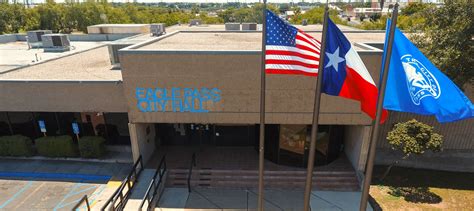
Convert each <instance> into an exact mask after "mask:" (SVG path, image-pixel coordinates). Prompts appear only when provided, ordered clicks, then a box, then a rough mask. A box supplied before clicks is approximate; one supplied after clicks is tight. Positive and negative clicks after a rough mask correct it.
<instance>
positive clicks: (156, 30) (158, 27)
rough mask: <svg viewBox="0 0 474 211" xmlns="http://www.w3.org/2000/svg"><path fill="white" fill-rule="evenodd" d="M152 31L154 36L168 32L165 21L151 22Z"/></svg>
mask: <svg viewBox="0 0 474 211" xmlns="http://www.w3.org/2000/svg"><path fill="white" fill-rule="evenodd" d="M150 32H151V35H152V36H160V35H163V34H164V33H166V30H165V24H164V23H154V24H150Z"/></svg>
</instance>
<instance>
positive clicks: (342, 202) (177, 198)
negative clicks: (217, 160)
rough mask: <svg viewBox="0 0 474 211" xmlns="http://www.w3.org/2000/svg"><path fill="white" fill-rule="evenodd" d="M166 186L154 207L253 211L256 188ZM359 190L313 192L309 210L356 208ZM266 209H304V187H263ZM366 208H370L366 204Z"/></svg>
mask: <svg viewBox="0 0 474 211" xmlns="http://www.w3.org/2000/svg"><path fill="white" fill-rule="evenodd" d="M187 192H188V191H187V189H186V188H167V189H165V191H164V193H163V196H162V197H161V199H160V201H159V203H158V208H157V210H186V209H202V210H256V208H257V200H258V195H257V190H245V189H214V188H194V189H193V190H192V192H191V193H190V194H188V193H187ZM359 200H360V192H336V191H313V192H312V196H311V209H312V210H334V211H336V210H337V211H341V210H358V209H359ZM264 206H265V210H271V211H273V210H275V211H277V210H303V190H276V189H267V190H265V204H264ZM367 210H372V208H371V207H370V205H369V208H368V209H367Z"/></svg>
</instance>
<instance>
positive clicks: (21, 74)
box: [0, 34, 153, 81]
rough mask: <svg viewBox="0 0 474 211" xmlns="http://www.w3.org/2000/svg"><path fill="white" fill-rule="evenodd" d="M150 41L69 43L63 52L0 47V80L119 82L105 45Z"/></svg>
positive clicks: (23, 45) (141, 38)
mask: <svg viewBox="0 0 474 211" xmlns="http://www.w3.org/2000/svg"><path fill="white" fill-rule="evenodd" d="M151 38H153V37H151V36H150V34H139V35H135V36H131V37H126V38H123V39H120V40H116V41H100V42H85V41H78V42H71V46H73V49H72V50H70V51H66V52H44V51H43V49H42V48H39V49H28V45H27V44H26V42H10V43H5V44H0V80H26V81H34V80H52V81H54V80H58V81H61V80H64V81H118V80H122V73H121V71H120V70H117V69H112V64H111V63H110V57H109V51H108V47H107V44H109V43H130V44H133V43H138V42H142V41H145V40H147V39H151ZM36 58H38V61H37V60H36Z"/></svg>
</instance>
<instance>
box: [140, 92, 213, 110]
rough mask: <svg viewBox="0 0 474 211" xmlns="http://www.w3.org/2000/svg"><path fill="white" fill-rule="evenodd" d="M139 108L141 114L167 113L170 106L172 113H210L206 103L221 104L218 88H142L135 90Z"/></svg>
mask: <svg viewBox="0 0 474 211" xmlns="http://www.w3.org/2000/svg"><path fill="white" fill-rule="evenodd" d="M135 98H136V99H137V108H138V110H139V111H141V112H160V111H161V112H165V111H166V108H167V106H168V108H169V109H171V111H172V112H193V113H202V112H209V111H208V110H207V109H205V108H204V105H205V103H206V102H213V103H216V102H219V101H220V100H221V91H220V90H219V89H218V88H212V89H209V88H201V89H198V88H176V87H173V88H171V89H165V88H154V89H153V88H141V87H137V88H136V89H135Z"/></svg>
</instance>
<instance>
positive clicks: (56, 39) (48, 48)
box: [41, 34, 71, 52]
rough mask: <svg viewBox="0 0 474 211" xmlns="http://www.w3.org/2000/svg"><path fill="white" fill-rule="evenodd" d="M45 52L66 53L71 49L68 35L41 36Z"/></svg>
mask: <svg viewBox="0 0 474 211" xmlns="http://www.w3.org/2000/svg"><path fill="white" fill-rule="evenodd" d="M41 39H42V43H43V48H44V52H64V51H69V50H70V49H71V44H70V42H69V38H68V36H67V35H66V34H45V35H42V36H41Z"/></svg>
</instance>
